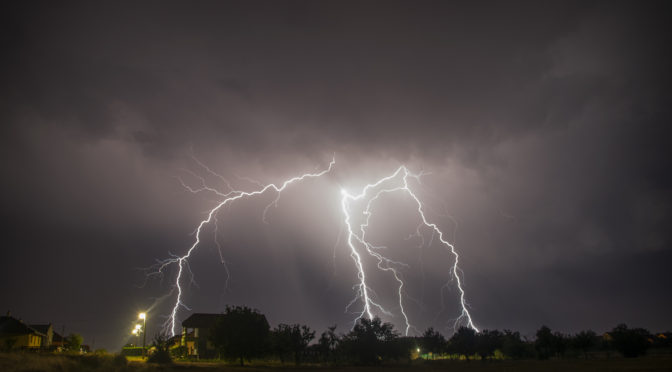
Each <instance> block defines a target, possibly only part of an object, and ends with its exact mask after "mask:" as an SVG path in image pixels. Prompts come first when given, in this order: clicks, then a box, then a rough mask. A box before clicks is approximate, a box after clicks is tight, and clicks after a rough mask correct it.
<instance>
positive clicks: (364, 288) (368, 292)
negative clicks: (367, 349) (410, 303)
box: [341, 165, 479, 335]
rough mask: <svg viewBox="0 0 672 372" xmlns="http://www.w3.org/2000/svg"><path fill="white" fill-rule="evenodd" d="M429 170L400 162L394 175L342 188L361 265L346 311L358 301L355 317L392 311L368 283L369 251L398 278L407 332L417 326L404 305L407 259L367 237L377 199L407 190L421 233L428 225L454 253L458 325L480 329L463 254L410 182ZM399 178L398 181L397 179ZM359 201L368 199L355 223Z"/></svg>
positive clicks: (349, 231) (352, 251)
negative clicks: (365, 259) (355, 190)
mask: <svg viewBox="0 0 672 372" xmlns="http://www.w3.org/2000/svg"><path fill="white" fill-rule="evenodd" d="M425 174H426V173H420V174H413V173H411V172H410V171H409V170H408V169H407V168H406V166H403V165H402V166H400V167H399V168H398V169H397V170H396V171H395V172H394V173H392V174H391V175H389V176H387V177H384V178H381V179H380V180H378V181H377V182H375V183H372V184H368V185H366V186H365V187H364V188H363V189H362V191H361V192H360V193H359V194H350V193H348V191H347V190H345V189H341V195H342V199H341V209H342V210H343V214H344V216H345V217H344V218H345V222H344V223H345V226H346V228H347V234H348V238H347V240H346V241H347V244H348V247H349V248H350V256H351V257H352V259H353V261H354V262H355V267H356V268H357V277H358V279H359V283H358V284H356V285H355V287H354V289H355V290H356V295H355V298H354V299H353V300H352V301H351V302H350V303H349V304H348V305H347V306H346V311H348V309H349V308H350V307H352V306H353V305H354V304H355V303H357V302H358V301H359V302H361V304H362V309H361V311H360V312H359V316H358V317H357V318H356V319H355V321H357V320H358V319H360V318H362V317H364V316H367V317H368V318H373V317H374V312H375V311H376V310H378V311H380V312H381V313H382V314H384V315H388V316H389V315H392V313H391V312H390V311H388V310H387V309H385V308H384V307H383V306H382V305H380V304H379V303H378V302H377V301H376V296H375V292H374V291H373V290H372V289H371V287H370V286H369V285H368V284H367V275H366V270H365V269H364V263H363V257H362V256H363V255H364V254H366V255H369V256H371V257H373V258H374V259H375V260H376V261H377V264H376V266H377V268H378V269H379V270H381V271H384V272H389V273H391V274H392V276H393V277H394V280H395V281H396V282H397V284H398V287H397V295H398V300H399V309H400V313H401V316H402V317H403V318H404V322H405V325H406V328H405V334H406V335H408V333H409V331H410V330H411V329H412V328H414V327H413V326H412V325H411V323H410V320H409V317H408V314H407V312H406V309H405V308H404V298H409V297H408V295H406V294H405V292H404V280H403V275H402V273H401V271H400V268H402V267H405V266H407V265H405V264H404V263H401V262H397V261H393V260H391V259H389V258H387V257H385V256H384V255H383V254H382V253H381V251H382V250H383V248H385V247H377V246H374V245H373V244H371V243H370V242H369V241H367V239H366V231H367V228H368V226H369V220H370V218H371V216H372V206H373V203H374V202H375V201H376V200H377V199H379V198H380V197H381V196H382V195H384V194H388V193H393V192H404V193H406V194H407V195H409V196H410V197H411V198H412V199H413V201H414V202H415V204H416V206H417V212H418V214H419V216H420V219H421V224H420V226H419V227H418V229H417V233H418V234H419V232H420V227H423V226H424V227H425V228H428V229H429V230H430V231H431V232H432V234H433V235H436V236H437V237H438V240H439V241H440V242H441V244H442V245H443V246H444V247H445V248H446V249H447V250H448V251H449V252H450V253H451V254H452V255H453V256H454V258H455V261H454V263H453V265H452V266H451V267H450V272H451V275H452V277H453V278H455V281H456V284H457V288H458V290H459V294H460V305H461V308H462V312H461V314H460V315H459V316H458V317H457V318H456V319H455V323H454V327H457V326H458V325H459V324H466V326H468V327H470V328H472V329H474V330H475V331H477V332H479V330H478V328H477V327H476V326H475V325H474V322H473V320H472V317H471V314H470V313H469V306H468V304H467V301H466V298H465V296H466V295H465V291H464V288H463V285H462V279H461V276H460V273H461V270H460V268H459V265H458V264H459V258H460V257H459V254H458V253H457V250H456V249H455V246H454V245H453V244H451V243H450V242H448V240H446V239H445V238H444V234H443V232H442V231H441V229H439V227H438V226H437V225H436V224H435V223H433V222H430V221H429V220H428V218H427V217H426V215H425V212H424V207H423V204H422V202H421V201H420V199H419V198H418V196H417V195H416V194H415V193H414V192H413V190H412V189H411V188H410V185H409V179H410V178H413V179H415V180H416V181H418V182H419V180H420V177H421V176H423V175H425ZM395 180H396V181H397V183H396V184H395V183H394V181H395ZM395 185H396V186H395ZM355 202H364V203H365V206H364V208H363V209H362V210H361V215H363V216H364V218H363V222H361V223H360V224H359V225H358V226H357V225H355V222H353V218H352V209H353V207H352V206H353V204H354V203H355Z"/></svg>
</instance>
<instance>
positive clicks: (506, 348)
mask: <svg viewBox="0 0 672 372" xmlns="http://www.w3.org/2000/svg"><path fill="white" fill-rule="evenodd" d="M528 348H529V345H528V344H527V343H526V342H525V341H523V340H522V339H521V338H520V333H519V332H512V331H510V330H504V333H503V335H502V353H504V355H506V356H508V357H510V358H513V359H521V358H524V357H526V356H528V355H529V353H528Z"/></svg>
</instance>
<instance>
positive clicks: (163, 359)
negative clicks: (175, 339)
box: [147, 334, 173, 364]
mask: <svg viewBox="0 0 672 372" xmlns="http://www.w3.org/2000/svg"><path fill="white" fill-rule="evenodd" d="M152 346H153V347H154V351H153V352H152V353H151V354H150V355H149V357H148V358H147V361H148V362H150V363H160V364H169V363H172V362H173V359H172V358H171V356H170V350H169V345H168V340H167V339H166V337H165V336H163V335H161V334H157V335H156V336H154V341H153V342H152Z"/></svg>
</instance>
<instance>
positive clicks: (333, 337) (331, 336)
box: [317, 325, 341, 362]
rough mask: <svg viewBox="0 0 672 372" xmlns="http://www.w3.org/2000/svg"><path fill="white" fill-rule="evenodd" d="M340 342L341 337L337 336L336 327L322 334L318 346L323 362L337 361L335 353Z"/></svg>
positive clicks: (329, 328)
mask: <svg viewBox="0 0 672 372" xmlns="http://www.w3.org/2000/svg"><path fill="white" fill-rule="evenodd" d="M340 341H341V339H340V337H338V335H337V334H336V326H335V325H334V326H331V327H328V328H327V330H326V331H324V332H322V334H321V335H320V339H319V340H318V341H317V344H318V348H319V350H320V354H321V357H322V360H323V361H328V360H331V361H332V362H333V361H335V353H336V350H337V348H338V344H339V342H340Z"/></svg>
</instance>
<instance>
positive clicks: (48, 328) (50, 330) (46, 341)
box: [30, 323, 54, 349]
mask: <svg viewBox="0 0 672 372" xmlns="http://www.w3.org/2000/svg"><path fill="white" fill-rule="evenodd" d="M30 328H32V329H34V330H36V331H38V332H40V333H42V334H44V335H45V337H44V338H43V339H42V348H45V349H49V348H51V345H52V342H53V340H54V327H53V326H52V325H51V323H49V324H31V325H30Z"/></svg>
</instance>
